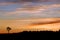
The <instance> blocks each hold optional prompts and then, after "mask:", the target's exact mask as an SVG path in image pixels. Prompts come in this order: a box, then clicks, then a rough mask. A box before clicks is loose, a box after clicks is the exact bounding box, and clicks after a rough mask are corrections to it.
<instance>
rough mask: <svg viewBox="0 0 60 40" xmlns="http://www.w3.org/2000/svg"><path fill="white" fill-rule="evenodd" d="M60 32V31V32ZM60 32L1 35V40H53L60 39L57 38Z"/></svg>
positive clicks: (25, 32)
mask: <svg viewBox="0 0 60 40" xmlns="http://www.w3.org/2000/svg"><path fill="white" fill-rule="evenodd" d="M59 32H60V31H59ZM59 32H52V31H40V32H36V31H33V32H31V31H29V32H27V31H24V32H21V33H13V34H0V40H35V39H36V40H43V39H44V40H49V39H50V40H52V38H54V37H55V38H54V39H57V40H58V39H60V38H56V37H58V36H60V35H59Z"/></svg>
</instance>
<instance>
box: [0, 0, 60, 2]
mask: <svg viewBox="0 0 60 40" xmlns="http://www.w3.org/2000/svg"><path fill="white" fill-rule="evenodd" d="M48 1H56V2H57V1H58V2H59V1H60V0H0V2H48Z"/></svg>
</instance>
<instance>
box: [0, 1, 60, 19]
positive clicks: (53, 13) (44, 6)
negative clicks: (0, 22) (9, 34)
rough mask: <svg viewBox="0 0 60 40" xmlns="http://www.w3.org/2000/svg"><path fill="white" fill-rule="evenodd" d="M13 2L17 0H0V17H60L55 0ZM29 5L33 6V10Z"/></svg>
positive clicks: (59, 7) (59, 6) (57, 3)
mask: <svg viewBox="0 0 60 40" xmlns="http://www.w3.org/2000/svg"><path fill="white" fill-rule="evenodd" d="M14 2H17V0H9V1H6V0H0V19H20V18H42V17H43V18H47V17H60V3H59V2H56V1H53V2H52V1H51V2H25V3H19V2H17V3H14ZM29 6H30V7H29ZM50 6H51V7H50ZM25 7H26V8H25ZM31 7H33V8H34V7H35V8H34V9H35V10H33V8H31ZM25 9H26V10H25ZM30 9H32V11H31V10H30ZM28 10H29V11H28Z"/></svg>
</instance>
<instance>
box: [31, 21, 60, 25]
mask: <svg viewBox="0 0 60 40" xmlns="http://www.w3.org/2000/svg"><path fill="white" fill-rule="evenodd" d="M53 23H60V20H56V21H49V22H35V23H32V24H31V25H45V24H53Z"/></svg>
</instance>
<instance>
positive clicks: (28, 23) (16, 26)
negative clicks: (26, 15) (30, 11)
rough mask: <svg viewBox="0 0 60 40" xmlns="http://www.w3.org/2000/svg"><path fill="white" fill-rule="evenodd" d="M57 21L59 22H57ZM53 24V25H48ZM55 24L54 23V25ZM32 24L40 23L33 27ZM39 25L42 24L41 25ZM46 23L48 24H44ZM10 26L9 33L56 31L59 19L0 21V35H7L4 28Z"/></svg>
mask: <svg viewBox="0 0 60 40" xmlns="http://www.w3.org/2000/svg"><path fill="white" fill-rule="evenodd" d="M57 21H59V22H57ZM48 22H54V23H51V24H50V23H48ZM55 22H56V23H55ZM33 23H40V24H38V25H36V24H35V25H33ZM41 23H44V24H43V25H41ZM46 23H48V24H46ZM7 26H10V27H11V28H12V30H11V31H10V33H14V32H21V31H36V30H38V31H41V30H52V31H58V30H59V29H60V18H40V19H25V20H0V33H7V30H6V27H7Z"/></svg>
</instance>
